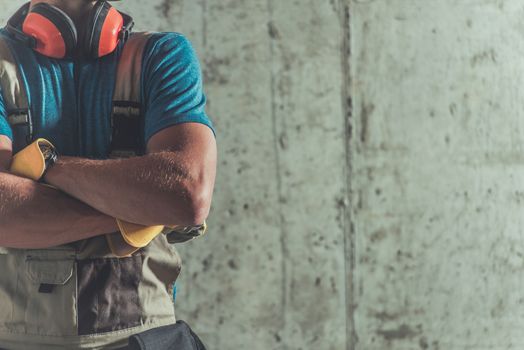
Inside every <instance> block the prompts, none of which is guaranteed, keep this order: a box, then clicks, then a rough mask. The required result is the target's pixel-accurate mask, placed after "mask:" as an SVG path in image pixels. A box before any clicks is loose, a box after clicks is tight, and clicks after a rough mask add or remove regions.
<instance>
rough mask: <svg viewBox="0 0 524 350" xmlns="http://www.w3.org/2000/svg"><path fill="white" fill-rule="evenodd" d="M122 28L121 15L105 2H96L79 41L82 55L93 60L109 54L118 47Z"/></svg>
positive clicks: (101, 0)
mask: <svg viewBox="0 0 524 350" xmlns="http://www.w3.org/2000/svg"><path fill="white" fill-rule="evenodd" d="M123 27H124V18H123V17H122V14H120V12H118V11H117V10H116V9H115V8H114V7H113V6H111V5H110V4H109V3H108V2H107V1H103V0H99V1H97V2H96V4H95V5H94V7H93V9H92V10H91V13H90V15H89V19H88V21H87V26H86V30H85V32H84V35H83V38H82V40H81V42H82V45H83V50H84V53H85V54H86V55H87V56H90V57H93V58H98V57H102V56H105V55H108V54H110V53H111V52H113V51H114V50H115V49H116V47H117V45H118V41H119V40H120V38H121V34H120V33H121V32H122V29H123Z"/></svg>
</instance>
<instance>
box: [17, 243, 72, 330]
mask: <svg viewBox="0 0 524 350" xmlns="http://www.w3.org/2000/svg"><path fill="white" fill-rule="evenodd" d="M21 258H22V259H23V262H22V261H21V263H22V264H23V265H25V273H20V274H19V275H18V279H17V286H16V294H17V295H16V296H15V298H16V300H17V302H16V303H14V310H13V322H15V323H16V322H23V323H24V324H25V328H26V332H27V333H29V334H35V335H44V336H66V335H76V334H77V307H76V300H77V292H76V264H75V254H74V251H71V250H58V249H50V250H27V251H25V254H24V255H23V256H22V257H21ZM23 265H20V266H23Z"/></svg>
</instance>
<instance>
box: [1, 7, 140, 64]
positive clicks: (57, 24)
mask: <svg viewBox="0 0 524 350" xmlns="http://www.w3.org/2000/svg"><path fill="white" fill-rule="evenodd" d="M30 5H31V3H29V2H28V3H26V4H24V5H23V6H22V7H21V8H20V9H19V10H18V11H17V12H16V13H15V14H14V15H13V16H11V18H10V19H9V20H8V22H7V26H6V29H7V30H8V31H9V33H10V34H11V35H12V36H13V37H14V38H15V39H16V40H18V41H20V42H22V43H23V44H25V45H27V46H29V47H31V48H33V49H34V50H36V51H38V52H39V53H41V54H42V55H45V56H48V57H52V58H59V59H60V58H66V57H74V56H80V55H84V56H87V57H91V58H98V57H102V56H105V55H108V54H110V53H112V52H113V51H114V50H115V49H116V47H117V45H118V42H119V41H120V40H123V41H126V40H127V39H128V38H129V35H130V33H131V30H132V28H133V26H134V22H133V18H132V17H131V16H129V15H127V14H125V13H123V12H119V11H117V10H116V9H115V8H114V7H112V6H111V5H110V4H109V3H108V2H107V1H105V0H98V1H97V2H96V4H95V5H94V7H93V9H92V10H91V12H90V13H89V16H88V19H87V24H86V30H85V31H84V32H83V34H82V38H81V40H79V38H78V33H77V30H76V27H75V24H74V23H73V21H72V20H71V18H70V17H69V16H68V15H67V14H66V13H65V12H63V11H62V10H60V9H59V8H58V7H55V6H52V5H49V4H47V3H37V4H36V5H34V6H33V7H30ZM30 8H31V10H29V9H30Z"/></svg>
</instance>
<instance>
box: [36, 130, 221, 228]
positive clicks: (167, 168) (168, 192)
mask: <svg viewBox="0 0 524 350" xmlns="http://www.w3.org/2000/svg"><path fill="white" fill-rule="evenodd" d="M216 157H217V151H216V142H215V138H214V135H213V133H212V131H211V129H210V128H209V127H207V126H206V125H203V124H199V123H184V124H178V125H174V126H171V127H168V128H166V129H164V130H162V131H160V132H158V133H157V134H155V135H154V136H153V137H151V139H150V140H149V142H148V144H147V154H146V155H145V156H141V157H133V158H127V159H108V160H90V159H83V158H75V157H60V158H59V159H58V161H57V162H56V164H55V165H54V166H53V167H52V168H51V169H50V170H49V172H48V173H47V174H46V176H45V180H46V182H47V183H49V184H50V185H52V186H54V187H56V188H58V189H60V190H62V191H64V192H66V193H68V194H70V195H71V196H73V197H75V198H77V199H79V200H81V201H83V202H85V203H87V204H88V205H90V206H92V207H93V208H95V209H97V210H99V211H101V212H103V213H106V214H108V215H110V216H113V217H115V218H119V219H121V220H125V221H128V222H131V223H136V224H140V225H146V226H153V225H165V226H189V225H197V224H202V223H203V222H204V221H205V219H206V217H207V215H208V214H209V208H210V205H211V198H212V193H213V187H214V182H215V174H216V161H217V160H216Z"/></svg>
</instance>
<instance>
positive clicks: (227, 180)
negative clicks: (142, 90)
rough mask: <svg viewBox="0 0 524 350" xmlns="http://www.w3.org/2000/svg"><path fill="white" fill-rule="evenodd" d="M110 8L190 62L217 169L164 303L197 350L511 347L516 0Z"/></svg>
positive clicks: (519, 67) (517, 243)
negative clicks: (175, 40)
mask: <svg viewBox="0 0 524 350" xmlns="http://www.w3.org/2000/svg"><path fill="white" fill-rule="evenodd" d="M0 4H1V8H2V11H1V13H2V15H1V16H0V17H1V19H2V20H3V21H5V19H6V18H7V14H8V13H11V12H12V11H13V10H14V9H15V8H16V7H17V6H18V4H21V2H19V1H18V2H13V1H7V0H2V1H0ZM117 6H118V7H119V8H121V9H125V10H127V11H129V12H130V13H131V14H133V15H134V16H135V18H136V22H137V28H138V29H140V30H145V29H147V30H164V31H179V32H182V33H184V34H186V35H187V36H188V37H189V38H190V39H191V40H192V42H193V44H194V46H195V48H196V50H197V52H198V54H199V56H200V58H201V61H202V68H203V72H204V77H205V88H206V92H207V95H208V97H209V108H208V111H209V114H210V115H211V116H212V118H213V119H214V121H215V124H216V127H217V132H218V144H219V148H220V162H219V175H218V179H217V186H216V194H215V201H214V206H213V210H212V213H211V218H210V220H209V222H210V226H211V228H210V232H209V235H208V237H207V238H206V239H203V240H200V241H196V242H193V243H191V244H188V245H185V246H182V247H181V248H180V251H181V254H182V257H183V259H184V261H185V267H184V270H183V273H182V277H181V279H180V282H179V293H178V294H179V296H178V299H177V310H178V316H179V317H180V318H182V319H185V320H187V321H188V322H190V323H191V324H192V325H193V326H194V328H195V329H196V330H197V332H198V333H199V334H201V335H202V337H203V339H204V341H205V342H206V343H207V344H208V345H209V347H210V349H236V348H244V347H249V348H252V349H268V348H269V349H304V350H305V349H330V350H331V349H333V350H335V349H336V350H341V349H348V350H383V349H399V350H407V349H422V350H424V349H432V350H437V349H446V350H448V349H519V348H522V347H523V346H524V345H523V344H524V340H522V336H521V334H522V332H521V327H522V326H523V324H524V320H523V315H524V304H523V302H524V297H522V292H521V291H522V290H523V284H524V282H523V281H524V279H523V277H522V273H523V272H524V248H523V246H522V243H523V239H522V236H521V231H522V227H523V223H524V218H523V216H522V215H521V212H520V210H519V209H520V207H521V201H524V185H523V184H522V182H521V181H520V178H521V177H522V175H524V173H523V172H524V167H523V164H524V156H523V155H522V151H523V147H524V136H522V135H523V134H522V133H521V130H522V129H523V128H524V118H523V117H524V115H523V114H524V113H523V109H522V108H521V107H520V106H521V100H522V96H521V95H522V91H523V89H522V87H521V86H523V83H524V74H523V72H524V64H523V63H522V62H523V61H522V57H521V56H522V54H523V53H524V40H523V39H524V38H523V37H524V20H523V18H524V17H523V15H524V3H522V1H520V0H506V1H504V0H460V1H458V0H434V1H424V0H387V1H386V0H382V1H380V0H352V1H351V0H330V1H328V0H309V1H307V0H302V1H288V0H280V1H278V0H264V1H262V0H221V1H218V0H198V1H197V0H193V1H191V0H164V1H160V0H151V1H148V2H143V1H131V0H130V1H125V2H122V3H121V4H117Z"/></svg>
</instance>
